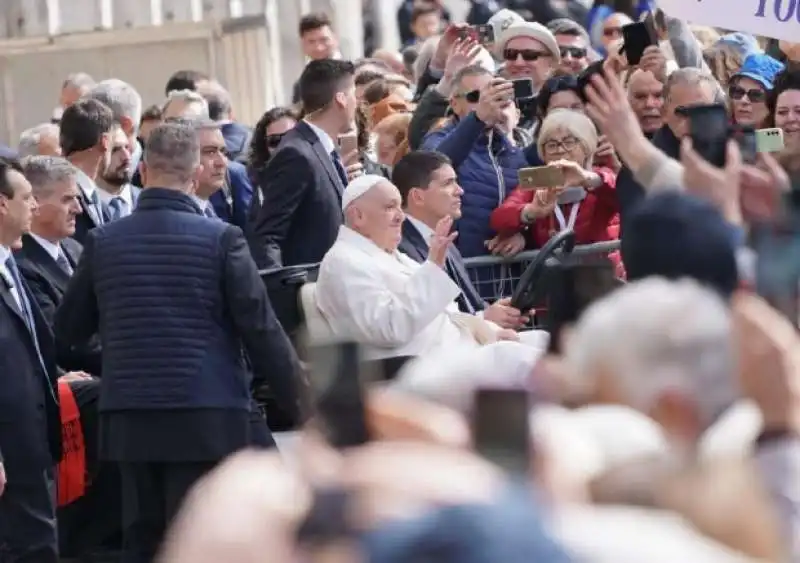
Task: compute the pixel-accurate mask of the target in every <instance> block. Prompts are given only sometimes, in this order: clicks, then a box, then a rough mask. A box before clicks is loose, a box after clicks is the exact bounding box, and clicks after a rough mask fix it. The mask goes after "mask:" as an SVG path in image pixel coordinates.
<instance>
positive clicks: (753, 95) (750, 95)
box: [728, 86, 767, 104]
mask: <svg viewBox="0 0 800 563" xmlns="http://www.w3.org/2000/svg"><path fill="white" fill-rule="evenodd" d="M728 95H729V96H730V97H731V99H732V100H736V101H737V102H738V101H739V100H741V99H743V98H744V97H745V96H747V99H748V100H750V101H751V102H753V103H754V104H758V103H760V102H765V101H766V100H767V93H766V92H764V90H761V89H760V88H751V89H750V90H745V89H744V88H742V87H741V86H731V87H730V88H728Z"/></svg>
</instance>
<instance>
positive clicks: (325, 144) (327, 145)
mask: <svg viewBox="0 0 800 563" xmlns="http://www.w3.org/2000/svg"><path fill="white" fill-rule="evenodd" d="M303 121H304V122H305V124H306V125H308V126H309V127H311V130H312V131H313V132H314V134H315V135H316V136H317V138H318V139H319V142H320V143H322V148H323V149H325V153H326V154H331V153H332V152H333V151H335V150H336V143H334V142H333V139H331V136H330V135H328V134H327V133H326V132H325V131H323V130H322V129H320V128H319V127H318V126H316V125H314V124H313V123H311V122H310V121H308V120H307V119H304V120H303Z"/></svg>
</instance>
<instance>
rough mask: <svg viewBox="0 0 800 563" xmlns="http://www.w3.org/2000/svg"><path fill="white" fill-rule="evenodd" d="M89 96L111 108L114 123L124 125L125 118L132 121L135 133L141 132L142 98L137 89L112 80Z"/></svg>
mask: <svg viewBox="0 0 800 563" xmlns="http://www.w3.org/2000/svg"><path fill="white" fill-rule="evenodd" d="M87 96H88V97H90V98H94V99H95V100H98V101H100V102H103V103H104V104H105V105H107V106H108V107H109V108H111V113H112V115H113V116H114V121H116V122H117V123H122V119H123V118H127V119H130V120H131V121H132V122H133V130H134V133H137V132H138V131H139V122H140V121H141V120H142V97H141V96H140V95H139V92H137V91H136V88H134V87H133V86H131V85H130V84H128V83H127V82H124V81H122V80H119V79H117V78H110V79H109V80H103V81H102V82H100V83H98V84H97V85H95V87H94V88H92V89H91V90H90V91H89V93H88V94H87Z"/></svg>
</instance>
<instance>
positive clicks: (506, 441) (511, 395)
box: [472, 389, 531, 475]
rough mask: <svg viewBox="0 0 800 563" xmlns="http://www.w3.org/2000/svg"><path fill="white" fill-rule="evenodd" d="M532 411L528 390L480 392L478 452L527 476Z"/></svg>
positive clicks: (475, 418) (475, 427)
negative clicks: (529, 413)
mask: <svg viewBox="0 0 800 563" xmlns="http://www.w3.org/2000/svg"><path fill="white" fill-rule="evenodd" d="M528 408H529V403H528V393H527V391H524V390H516V389H515V390H511V389H478V390H477V391H476V393H475V401H474V407H473V412H472V436H473V441H474V444H475V449H476V451H477V452H478V453H479V454H481V455H482V456H483V457H485V458H486V459H488V460H489V461H491V462H493V463H496V464H497V465H499V466H500V467H502V468H503V469H504V470H506V471H507V472H508V473H511V474H513V475H524V474H525V473H527V472H528V469H529V466H530V453H531V452H530V444H531V436H530V426H529V422H528Z"/></svg>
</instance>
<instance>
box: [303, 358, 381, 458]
mask: <svg viewBox="0 0 800 563" xmlns="http://www.w3.org/2000/svg"><path fill="white" fill-rule="evenodd" d="M309 354H310V356H311V377H310V383H311V395H312V396H311V399H312V400H311V403H312V409H313V414H314V415H315V417H316V420H317V425H318V427H319V430H320V431H321V432H322V434H323V435H324V436H325V437H326V439H327V440H328V442H329V443H330V444H331V445H332V446H333V447H335V448H347V447H352V446H360V445H362V444H364V443H366V442H367V441H369V430H368V428H367V421H366V410H365V408H366V407H365V400H364V383H365V381H368V380H369V377H368V374H366V373H364V371H365V370H364V364H363V363H362V362H361V357H360V348H359V346H358V344H356V343H354V342H343V343H337V344H326V345H316V346H312V347H310V348H309Z"/></svg>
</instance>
